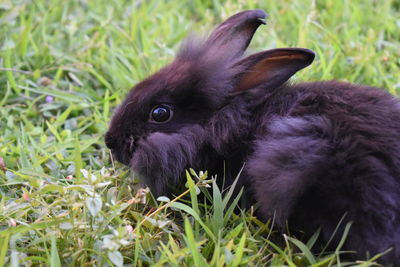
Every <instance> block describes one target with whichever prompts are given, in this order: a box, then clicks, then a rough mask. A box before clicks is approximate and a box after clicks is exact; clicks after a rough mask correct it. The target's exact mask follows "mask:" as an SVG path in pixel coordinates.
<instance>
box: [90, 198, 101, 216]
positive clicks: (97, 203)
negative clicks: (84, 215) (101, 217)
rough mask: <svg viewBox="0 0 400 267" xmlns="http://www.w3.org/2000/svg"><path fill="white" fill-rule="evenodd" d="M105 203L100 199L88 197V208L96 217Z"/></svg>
mask: <svg viewBox="0 0 400 267" xmlns="http://www.w3.org/2000/svg"><path fill="white" fill-rule="evenodd" d="M102 205H103V202H102V201H101V198H100V197H88V198H87V199H86V206H87V207H88V209H89V211H90V214H92V216H93V217H95V216H96V215H97V214H98V213H99V211H100V210H101V206H102Z"/></svg>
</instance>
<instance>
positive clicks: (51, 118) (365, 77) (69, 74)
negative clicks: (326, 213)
mask: <svg viewBox="0 0 400 267" xmlns="http://www.w3.org/2000/svg"><path fill="white" fill-rule="evenodd" d="M258 2H260V3H258ZM252 8H262V9H264V10H266V11H267V12H268V13H269V19H268V25H267V26H264V27H261V28H260V29H259V31H258V32H257V35H256V37H255V39H254V41H253V43H252V46H251V49H250V50H251V51H258V50H261V49H268V48H273V47H294V46H299V47H306V48H310V49H313V50H314V51H316V52H317V58H316V61H315V62H314V63H313V64H312V66H310V67H309V68H308V69H306V70H304V71H301V72H300V73H299V74H298V75H297V76H296V79H297V80H326V79H338V80H347V81H350V82H355V83H361V84H369V85H374V86H377V87H382V88H385V89H386V90H388V91H389V92H391V93H393V94H397V93H398V92H399V91H400V81H399V73H400V1H399V0H380V1H375V0H367V1H363V0H351V1H347V0H326V1H294V0H293V1H289V0H281V1H240V0H230V1H226V2H223V1H219V0H213V1H211V0H209V1H203V0H193V1H187V2H186V1H178V0H171V1H157V0H148V1H133V0H131V1H120V0H96V1H83V0H68V1H58V0H35V1H29V0H3V1H1V2H0V105H1V109H0V114H1V115H0V116H1V117H0V118H1V119H0V157H1V159H2V160H3V161H4V163H0V168H1V170H0V266H3V265H6V266H7V265H10V266H18V265H20V264H22V265H51V266H61V265H62V266H75V265H84V264H87V265H96V266H100V265H103V264H104V265H107V264H108V265H113V264H114V265H117V266H121V265H122V263H123V262H124V263H125V264H133V265H139V266H149V265H155V266H166V265H172V266H193V265H194V266H204V265H205V264H206V263H208V264H209V265H211V266H240V265H249V266H265V265H271V266H281V265H285V266H308V265H312V266H346V265H349V264H350V263H345V262H343V261H341V260H340V255H341V253H342V252H340V247H338V250H337V251H334V252H331V253H327V254H324V255H313V254H312V253H311V252H310V248H311V247H312V245H313V241H314V239H311V240H310V241H309V242H306V243H302V242H300V241H299V240H297V239H295V238H293V237H290V236H285V238H284V241H285V242H283V243H277V242H275V241H273V240H274V238H273V237H274V236H281V235H280V234H279V233H273V232H271V229H270V224H269V223H267V224H264V223H262V222H260V221H259V220H257V219H256V218H255V217H254V216H252V211H251V210H250V211H247V212H246V213H245V212H242V213H239V214H237V213H234V212H233V207H234V206H232V203H233V205H234V203H235V200H234V199H235V197H236V196H232V195H231V193H229V192H227V193H226V194H221V192H220V191H219V189H218V188H217V187H216V186H215V184H213V182H212V179H211V177H207V176H206V175H202V176H201V175H200V177H199V176H197V174H196V173H195V172H192V174H191V175H188V190H187V191H186V192H184V194H183V195H182V196H180V197H179V198H177V199H174V200H167V199H161V200H163V201H167V202H161V201H158V202H157V201H155V200H154V199H152V198H151V196H150V195H149V194H148V193H147V192H146V191H145V190H141V189H139V186H138V184H137V182H136V180H135V179H134V178H133V177H132V174H130V173H129V172H128V170H127V169H125V168H124V167H123V166H121V165H119V164H116V165H115V166H114V165H112V164H111V163H110V161H109V151H108V150H107V149H106V148H105V145H104V142H103V136H104V133H105V131H106V129H107V123H108V121H109V119H110V115H111V114H112V110H113V108H114V107H115V106H116V105H117V104H118V103H120V102H121V100H122V99H123V98H124V95H125V94H126V92H127V91H128V90H129V89H130V88H131V87H132V85H134V84H135V83H136V82H138V81H140V80H141V79H143V78H144V77H146V76H147V75H149V74H150V73H152V72H154V71H156V70H157V69H159V68H160V67H161V66H163V65H164V64H166V63H167V62H169V61H171V59H172V58H173V57H174V55H175V53H176V51H177V50H178V48H179V44H180V43H181V41H182V39H184V37H185V36H186V35H187V34H188V33H190V32H191V31H193V30H194V31H196V32H200V33H202V34H206V33H207V32H209V31H210V29H212V27H213V26H215V25H216V24H217V23H218V22H220V21H221V20H222V19H223V18H226V17H228V16H229V15H232V14H234V13H235V12H237V11H240V10H243V9H252ZM50 97H52V99H50ZM46 99H47V101H46ZM81 170H83V171H81ZM196 171H200V170H196ZM206 185H208V186H210V187H211V190H210V192H211V195H210V194H208V193H207V192H208V191H205V194H208V195H209V197H213V205H212V206H207V205H205V204H204V203H202V201H201V200H200V199H201V198H199V199H198V198H197V194H196V191H197V190H198V188H200V189H201V191H204V188H205V187H206ZM187 199H191V201H187ZM228 199H230V201H228ZM310 219H311V218H310ZM350 231H351V229H350ZM344 237H345V236H344ZM373 261H374V258H372V259H371V260H370V261H368V262H361V261H359V262H357V264H359V266H371V265H373V263H372V262H373ZM353 264H355V263H353Z"/></svg>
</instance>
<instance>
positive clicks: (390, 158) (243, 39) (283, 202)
mask: <svg viewBox="0 0 400 267" xmlns="http://www.w3.org/2000/svg"><path fill="white" fill-rule="evenodd" d="M266 17H267V15H266V13H265V12H264V11H263V10H247V11H243V12H240V13H237V14H236V15H233V16H231V17H230V18H228V19H227V20H225V21H224V22H223V23H222V24H220V25H219V26H218V27H217V28H216V29H215V30H214V31H213V32H212V33H211V34H210V36H209V37H208V38H207V39H206V40H204V41H200V40H198V39H193V38H192V39H189V40H187V41H186V42H185V43H184V45H183V46H182V48H181V49H180V51H179V53H178V54H177V57H176V59H175V60H174V61H173V62H172V63H171V64H169V65H168V66H166V67H164V68H162V69H161V70H160V71H158V72H157V73H155V74H153V75H151V76H150V77H148V78H147V79H145V80H144V81H142V82H140V83H139V84H138V85H136V86H135V87H134V88H133V89H132V90H131V91H130V92H129V93H128V95H127V97H126V99H125V100H124V101H123V102H122V104H120V105H119V107H118V108H117V109H116V110H115V112H114V114H113V117H112V120H111V122H110V125H109V130H108V131H107V133H106V135H105V143H106V145H107V147H108V148H110V149H111V152H112V154H113V156H114V157H115V158H116V159H117V160H118V161H120V162H121V163H123V164H126V165H128V166H129V167H130V168H131V169H132V170H133V171H134V172H135V173H137V174H138V175H139V177H140V179H141V180H142V181H143V183H144V184H146V185H147V186H149V188H150V190H151V191H152V193H153V194H154V195H155V196H161V195H165V196H170V195H173V194H178V193H180V192H182V190H183V188H184V185H185V182H186V178H185V175H184V173H185V170H186V169H188V168H195V169H198V170H208V171H209V172H210V173H211V174H215V175H217V182H219V183H222V178H221V177H224V181H223V182H224V183H225V186H229V185H231V184H232V183H233V181H234V180H235V178H236V177H237V175H238V174H239V173H240V176H239V182H238V183H239V185H240V186H241V187H243V188H244V193H243V196H242V198H243V199H244V202H245V203H246V204H245V205H246V206H249V205H257V206H258V210H257V212H258V213H257V216H259V217H260V218H261V219H263V220H268V219H273V220H274V223H275V224H276V225H277V227H282V228H284V227H285V225H286V223H288V225H289V227H290V229H294V231H298V232H301V233H303V235H304V238H307V237H310V236H311V235H312V234H314V233H315V231H317V229H318V228H321V232H320V235H319V242H320V244H326V243H327V242H328V240H330V238H331V236H332V234H333V233H334V232H335V229H336V227H337V225H338V222H339V221H340V220H341V219H342V224H341V226H339V227H338V230H337V229H336V232H337V234H336V235H335V237H334V238H333V242H331V243H332V244H336V245H337V244H338V243H339V240H340V238H341V235H340V233H343V230H344V225H345V224H346V223H347V222H352V225H351V228H350V232H349V234H348V236H347V239H346V242H345V244H344V246H343V247H342V249H345V250H350V251H356V252H355V256H354V257H358V258H365V256H366V255H367V253H369V255H375V254H377V253H381V252H384V251H386V250H388V249H391V251H389V252H388V253H387V254H385V255H384V256H383V257H382V258H380V262H381V263H384V264H386V263H391V264H394V265H400V119H399V118H400V103H399V100H398V99H397V98H395V97H393V96H392V95H390V94H389V93H387V92H385V91H383V90H381V89H377V88H373V87H368V86H361V85H354V84H349V83H344V82H338V81H318V82H306V83H297V84H290V83H289V82H288V80H289V78H290V77H291V76H293V75H294V74H295V73H296V72H297V71H299V70H301V69H303V68H305V67H307V66H309V65H310V64H311V63H312V62H313V60H314V58H315V53H314V52H313V51H312V50H309V49H304V48H276V49H271V50H266V51H262V52H258V53H256V54H252V55H249V56H243V54H244V52H245V50H246V49H247V47H248V45H249V43H250V41H251V39H252V37H253V35H254V33H255V31H256V30H257V28H258V27H259V26H260V25H262V24H265V19H266ZM338 233H339V234H338Z"/></svg>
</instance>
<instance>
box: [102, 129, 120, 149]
mask: <svg viewBox="0 0 400 267" xmlns="http://www.w3.org/2000/svg"><path fill="white" fill-rule="evenodd" d="M104 142H105V143H106V146H107V147H108V148H109V149H111V150H112V149H115V148H116V147H117V145H118V143H117V140H116V138H115V137H114V136H113V135H112V134H111V133H110V132H107V133H106V136H105V138H104Z"/></svg>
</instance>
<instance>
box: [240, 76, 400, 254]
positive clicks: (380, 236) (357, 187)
mask: <svg viewBox="0 0 400 267" xmlns="http://www.w3.org/2000/svg"><path fill="white" fill-rule="evenodd" d="M280 89H281V90H280V91H279V92H277V93H276V94H275V95H274V96H272V97H271V98H270V99H269V100H268V103H266V105H265V109H264V110H263V111H262V112H260V113H259V114H262V115H261V117H260V119H259V122H261V123H258V125H259V126H257V127H256V128H257V130H256V133H257V138H256V139H257V141H255V148H254V152H253V153H252V155H251V156H250V157H249V158H248V164H247V168H246V170H247V172H248V173H249V175H250V177H251V181H252V184H253V188H254V190H255V193H256V200H257V201H258V202H259V203H260V206H261V207H260V210H261V213H262V215H263V216H265V217H266V218H270V217H273V216H275V218H276V220H277V222H278V224H279V223H281V224H284V223H285V221H286V220H288V221H289V226H294V228H295V229H297V230H301V231H304V232H306V233H308V234H312V233H314V232H315V231H316V230H317V229H318V227H321V226H322V232H321V241H322V242H321V243H326V242H327V241H328V240H329V239H330V236H331V234H332V233H333V232H334V229H335V228H336V226H337V224H338V222H339V220H340V219H341V218H342V217H343V216H344V215H345V214H346V217H345V222H346V221H352V222H353V226H352V231H350V234H349V236H348V241H347V242H346V249H349V250H357V251H359V254H363V255H365V252H366V251H367V250H368V251H369V252H371V253H372V254H375V253H379V252H382V251H384V250H386V249H387V248H389V247H391V246H393V245H394V246H395V253H392V254H391V255H392V258H391V260H398V258H399V257H400V252H399V250H400V243H399V242H400V241H399V240H400V169H399V167H400V120H399V118H400V105H399V101H398V99H396V98H394V97H393V96H391V95H390V94H388V93H387V92H384V91H382V90H379V89H376V88H371V87H363V86H357V85H350V84H347V83H339V82H334V81H332V82H318V83H304V84H297V85H293V86H285V87H282V88H280ZM344 225H345V223H343V224H342V227H341V230H343V227H344ZM339 232H340V231H339ZM340 235H341V233H340V234H338V235H337V237H336V241H337V242H336V245H337V243H338V239H340ZM334 243H335V242H334Z"/></svg>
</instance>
